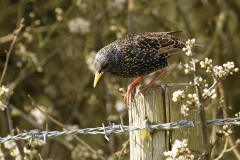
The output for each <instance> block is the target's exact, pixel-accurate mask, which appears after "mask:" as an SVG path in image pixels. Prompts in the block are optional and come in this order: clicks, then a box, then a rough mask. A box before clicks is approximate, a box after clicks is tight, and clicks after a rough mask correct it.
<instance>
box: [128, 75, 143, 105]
mask: <svg viewBox="0 0 240 160" xmlns="http://www.w3.org/2000/svg"><path fill="white" fill-rule="evenodd" d="M142 79H143V77H138V78H137V79H136V80H135V81H133V82H132V83H131V84H130V85H129V86H128V90H127V93H126V94H125V96H124V102H125V103H126V105H127V107H128V105H129V104H130V102H131V100H132V90H133V89H134V88H135V87H136V86H137V85H139V82H140V81H141V80H142Z"/></svg>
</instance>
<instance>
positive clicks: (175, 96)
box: [172, 90, 185, 102]
mask: <svg viewBox="0 0 240 160" xmlns="http://www.w3.org/2000/svg"><path fill="white" fill-rule="evenodd" d="M184 98H185V94H184V91H183V90H178V91H175V92H173V98H172V100H173V101H174V102H177V101H178V100H181V99H184Z"/></svg>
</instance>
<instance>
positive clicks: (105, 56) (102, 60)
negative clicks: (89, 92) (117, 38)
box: [93, 46, 113, 87]
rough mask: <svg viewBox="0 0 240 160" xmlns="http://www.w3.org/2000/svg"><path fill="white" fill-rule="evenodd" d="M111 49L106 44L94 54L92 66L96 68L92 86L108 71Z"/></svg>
mask: <svg viewBox="0 0 240 160" xmlns="http://www.w3.org/2000/svg"><path fill="white" fill-rule="evenodd" d="M112 55H113V54H112V53H111V49H110V47H109V46H106V47H104V48H102V49H101V50H99V51H98V52H97V54H96V57H95V60H94V68H95V70H96V72H95V78H94V83H93V87H95V86H96V85H97V82H98V80H99V79H100V77H101V76H102V75H103V73H105V72H109V71H110V70H111V69H110V68H111V66H112V65H111V59H112V58H111V57H112Z"/></svg>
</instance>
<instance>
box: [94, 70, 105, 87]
mask: <svg viewBox="0 0 240 160" xmlns="http://www.w3.org/2000/svg"><path fill="white" fill-rule="evenodd" d="M103 73H104V72H101V73H98V71H97V72H96V73H95V78H94V83H93V87H94V88H95V86H96V85H97V82H98V80H99V79H100V77H101V76H102V75H103Z"/></svg>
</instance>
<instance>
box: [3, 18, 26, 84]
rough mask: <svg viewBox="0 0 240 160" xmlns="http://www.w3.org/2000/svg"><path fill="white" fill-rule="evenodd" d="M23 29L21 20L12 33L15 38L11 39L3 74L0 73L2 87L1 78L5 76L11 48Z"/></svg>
mask: <svg viewBox="0 0 240 160" xmlns="http://www.w3.org/2000/svg"><path fill="white" fill-rule="evenodd" d="M23 27H24V19H22V20H21V23H20V26H19V28H18V29H17V30H15V31H14V32H13V34H14V35H15V36H14V38H13V41H12V44H11V46H10V49H9V51H8V52H7V58H6V62H5V65H4V69H3V73H2V76H1V79H0V86H1V85H2V81H3V78H4V76H5V74H6V71H7V67H8V61H9V58H10V55H11V52H12V49H13V46H14V44H15V43H16V41H17V37H18V34H19V32H20V31H21V30H22V28H23Z"/></svg>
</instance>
